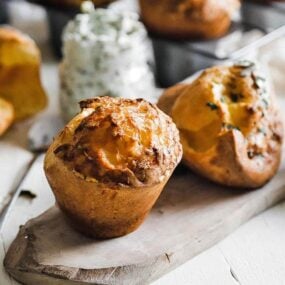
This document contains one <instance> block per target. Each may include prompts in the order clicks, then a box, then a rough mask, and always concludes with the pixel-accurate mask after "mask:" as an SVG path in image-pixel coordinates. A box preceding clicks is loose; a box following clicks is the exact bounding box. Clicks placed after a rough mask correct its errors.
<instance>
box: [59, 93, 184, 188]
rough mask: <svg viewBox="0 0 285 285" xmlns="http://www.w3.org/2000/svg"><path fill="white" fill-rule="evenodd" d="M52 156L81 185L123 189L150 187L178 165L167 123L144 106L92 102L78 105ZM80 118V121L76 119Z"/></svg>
mask: <svg viewBox="0 0 285 285" xmlns="http://www.w3.org/2000/svg"><path fill="white" fill-rule="evenodd" d="M80 105H81V108H82V113H81V114H80V115H79V116H80V123H79V124H78V125H77V122H78V118H75V119H74V120H73V121H71V122H70V123H69V124H68V125H67V127H66V129H65V131H67V132H69V133H70V136H69V137H68V138H66V137H65V138H64V139H63V140H62V141H61V138H59V141H61V142H60V143H59V145H58V146H57V147H56V149H55V154H56V155H57V156H58V157H60V158H61V159H63V160H64V161H65V164H66V166H67V167H69V168H70V169H71V170H73V171H75V172H77V173H78V175H82V177H84V178H85V179H91V180H92V179H95V180H97V181H100V182H103V183H105V184H106V183H108V184H110V185H111V184H114V185H117V184H122V185H125V186H136V187H139V186H143V185H153V184H156V183H159V182H160V181H161V180H163V178H164V176H168V175H169V172H171V171H172V170H173V168H174V167H175V166H176V164H177V162H178V161H179V159H180V153H181V150H180V144H179V135H178V132H177V129H176V127H175V125H174V124H173V123H172V121H171V119H170V118H169V117H168V116H166V115H165V114H164V113H162V112H161V111H160V110H159V109H158V108H157V107H156V106H154V105H152V104H150V103H148V102H146V101H144V100H140V99H138V100H135V101H134V100H126V99H113V98H109V97H101V98H95V99H91V100H87V101H83V102H81V104H80ZM82 114H83V116H82ZM65 131H63V134H62V135H61V136H64V135H65V134H64V132H65Z"/></svg>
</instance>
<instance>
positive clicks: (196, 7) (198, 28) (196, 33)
mask: <svg viewBox="0 0 285 285" xmlns="http://www.w3.org/2000/svg"><path fill="white" fill-rule="evenodd" d="M140 7H141V16H142V19H143V22H144V23H145V25H146V26H147V27H148V29H149V30H150V31H151V32H153V33H155V34H158V35H161V36H166V37H169V38H174V39H191V38H203V39H210V38H217V37H220V36H222V35H224V34H225V33H226V32H227V31H228V30H229V27H230V25H231V21H232V15H233V13H234V12H235V11H237V10H238V8H239V7H240V2H239V0H219V1H214V0H178V1H177V0H163V1H153V0H140Z"/></svg>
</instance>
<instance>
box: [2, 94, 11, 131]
mask: <svg viewBox="0 0 285 285" xmlns="http://www.w3.org/2000/svg"><path fill="white" fill-rule="evenodd" d="M13 120H14V108H13V106H12V105H11V104H10V103H9V102H7V101H6V100H4V99H1V98H0V136H1V135H2V134H3V133H4V132H5V131H6V130H7V129H8V128H9V127H10V125H11V124H12V122H13Z"/></svg>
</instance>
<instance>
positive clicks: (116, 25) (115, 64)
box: [60, 9, 154, 120]
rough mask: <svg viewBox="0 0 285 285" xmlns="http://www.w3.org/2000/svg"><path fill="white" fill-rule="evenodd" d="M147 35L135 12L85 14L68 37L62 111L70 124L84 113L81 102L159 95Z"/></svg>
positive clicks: (73, 23)
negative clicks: (76, 115)
mask: <svg viewBox="0 0 285 285" xmlns="http://www.w3.org/2000/svg"><path fill="white" fill-rule="evenodd" d="M146 39H147V33H146V30H145V28H144V26H143V24H142V23H140V22H139V21H138V16H137V15H136V14H134V13H131V12H119V11H114V10H109V9H96V10H95V9H94V10H91V11H90V12H89V13H86V14H79V15H77V16H76V17H75V19H74V20H72V21H70V22H69V24H68V25H67V27H66V29H65V32H64V35H63V43H64V46H63V55H64V58H63V61H62V63H61V67H60V75H61V94H60V95H61V96H60V98H61V107H62V113H63V115H64V117H65V119H66V120H69V119H70V118H72V117H73V116H74V115H75V114H76V113H77V112H78V111H79V109H78V101H80V100H83V99H87V98H92V97H96V96H104V95H109V96H112V97H124V98H144V99H146V100H151V99H152V97H153V96H154V95H153V94H154V79H153V74H152V72H151V70H150V67H149V64H148V60H149V51H148V44H147V40H146Z"/></svg>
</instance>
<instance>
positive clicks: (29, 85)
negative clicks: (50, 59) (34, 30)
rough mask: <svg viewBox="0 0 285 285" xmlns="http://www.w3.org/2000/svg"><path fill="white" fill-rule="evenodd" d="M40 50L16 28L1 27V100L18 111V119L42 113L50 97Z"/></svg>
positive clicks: (16, 117)
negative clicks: (42, 73) (46, 90)
mask: <svg viewBox="0 0 285 285" xmlns="http://www.w3.org/2000/svg"><path fill="white" fill-rule="evenodd" d="M40 63H41V56H40V51H39V49H38V48H37V46H36V44H35V43H34V41H33V40H32V39H31V38H29V37H28V36H26V35H24V34H22V33H21V32H19V31H17V30H16V29H13V28H10V27H2V28H0V86H1V87H0V97H1V98H3V99H5V100H7V101H8V102H10V103H11V104H12V105H13V107H14V109H15V120H21V119H24V118H26V117H29V116H32V115H34V114H36V113H37V112H39V111H41V110H42V109H43V108H44V107H45V106H46V104H47V97H46V95H45V92H44V90H43V87H42V85H41V81H40Z"/></svg>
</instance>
